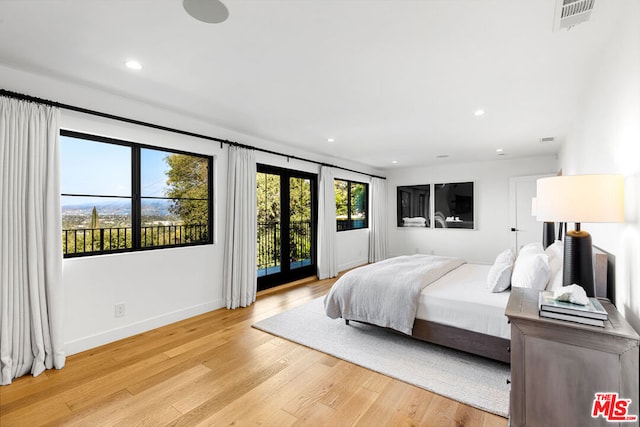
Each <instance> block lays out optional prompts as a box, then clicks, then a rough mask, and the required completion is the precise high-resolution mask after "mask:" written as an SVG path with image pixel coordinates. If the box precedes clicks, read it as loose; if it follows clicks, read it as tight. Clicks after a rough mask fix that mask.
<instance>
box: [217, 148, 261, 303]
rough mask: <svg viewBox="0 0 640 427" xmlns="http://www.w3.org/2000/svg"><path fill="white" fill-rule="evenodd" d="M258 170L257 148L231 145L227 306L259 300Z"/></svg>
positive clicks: (225, 264) (225, 280)
mask: <svg viewBox="0 0 640 427" xmlns="http://www.w3.org/2000/svg"><path fill="white" fill-rule="evenodd" d="M256 173H257V169H256V159H255V153H254V151H253V150H248V149H246V148H241V147H234V146H230V147H229V169H228V174H227V232H226V238H225V254H224V271H223V297H224V299H225V302H226V304H227V308H238V307H247V306H248V305H251V304H252V303H253V302H254V301H255V300H256V292H257V287H258V284H257V280H258V274H257V270H256V241H257V234H256V228H257V224H256V222H257V218H256Z"/></svg>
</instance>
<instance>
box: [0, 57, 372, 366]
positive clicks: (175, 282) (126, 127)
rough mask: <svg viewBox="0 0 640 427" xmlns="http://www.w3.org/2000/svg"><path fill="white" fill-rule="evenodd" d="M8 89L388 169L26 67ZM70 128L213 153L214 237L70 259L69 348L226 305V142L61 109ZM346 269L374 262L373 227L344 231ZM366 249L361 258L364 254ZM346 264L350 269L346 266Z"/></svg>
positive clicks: (8, 74)
mask: <svg viewBox="0 0 640 427" xmlns="http://www.w3.org/2000/svg"><path fill="white" fill-rule="evenodd" d="M0 75H2V82H0V85H1V86H2V88H3V89H7V90H11V91H15V92H19V93H24V94H27V95H31V96H35V97H39V98H44V99H51V100H54V101H58V102H62V103H66V104H70V105H76V106H81V107H85V108H90V109H95V110H98V111H102V112H106V113H111V114H115V115H119V116H124V117H128V118H133V119H137V120H142V121H147V122H150V123H156V124H161V125H164V126H169V127H175V128H177V129H181V130H187V131H190V132H196V133H201V134H204V135H209V136H213V137H217V138H221V139H228V140H232V141H237V142H240V143H243V144H248V145H253V146H256V147H261V148H265V149H269V150H273V151H277V152H282V153H286V154H289V155H292V156H298V157H305V158H312V159H315V160H317V161H321V162H326V163H330V164H336V165H340V166H343V167H346V168H349V169H356V170H362V171H363V172H365V173H373V174H376V175H379V174H380V172H379V171H376V170H374V169H371V168H367V167H364V166H362V165H359V164H356V163H350V162H343V161H336V159H334V158H329V157H326V156H321V155H316V154H313V153H305V152H302V151H300V150H297V149H294V148H291V147H286V146H282V145H280V144H277V143H274V142H271V141H265V140H262V139H259V138H256V137H253V136H250V135H245V134H241V133H238V132H233V131H229V130H227V129H223V128H220V127H217V126H215V125H214V124H211V123H204V122H202V121H199V120H196V119H193V118H191V117H188V116H184V115H181V114H179V112H175V111H167V110H163V109H160V108H156V107H154V106H151V105H147V104H144V103H142V102H139V101H137V100H135V99H127V98H122V97H118V96H115V95H110V94H108V93H105V92H102V91H101V90H100V89H98V88H90V87H80V86H76V85H74V84H72V83H70V82H68V81H65V80H61V79H54V78H51V77H46V76H42V75H37V74H32V73H27V72H23V71H19V70H15V69H13V68H8V67H5V66H1V65H0ZM61 127H62V128H65V129H70V130H76V131H80V132H86V133H91V134H97V135H103V136H108V137H113V138H119V139H123V140H128V141H134V142H139V143H144V144H148V145H153V146H158V147H168V148H175V149H180V150H184V151H190V152H195V153H201V154H206V155H211V156H214V159H215V166H214V174H215V177H214V181H215V184H214V185H215V188H214V198H215V200H214V239H215V242H214V244H213V245H205V246H197V247H188V248H170V249H162V250H153V251H143V252H135V253H124V254H113V255H101V256H92V257H84V258H73V259H65V260H64V262H63V284H64V292H65V296H64V311H65V319H64V320H65V324H64V341H65V349H66V352H67V354H73V353H77V352H79V351H83V350H86V349H89V348H93V347H96V346H98V345H102V344H106V343H109V342H112V341H115V340H117V339H121V338H125V337H128V336H131V335H133V334H136V333H139V332H142V331H146V330H149V329H153V328H156V327H158V326H162V325H165V324H168V323H172V322H175V321H178V320H182V319H185V318H188V317H191V316H194V315H197V314H200V313H204V312H207V311H210V310H213V309H216V308H220V307H223V305H224V304H223V300H222V263H223V259H224V252H223V250H224V237H225V231H226V227H225V224H226V218H225V205H226V196H227V195H226V187H227V185H226V181H227V179H226V172H227V150H228V147H227V146H226V145H225V146H224V147H223V148H221V147H220V144H219V143H216V142H211V141H207V140H204V139H200V138H194V137H187V136H181V135H177V134H173V133H168V132H163V131H159V130H153V129H150V128H146V127H141V126H136V125H131V124H126V123H122V122H116V121H112V120H108V119H103V118H99V117H95V116H88V115H84V114H81V113H75V112H70V111H67V110H62V111H61ZM256 157H257V161H258V162H259V163H264V164H269V165H274V166H280V167H285V168H289V169H295V170H302V171H307V172H312V173H318V172H319V166H318V165H317V164H314V163H310V162H304V161H300V160H295V159H291V160H290V161H287V159H286V158H284V157H281V156H276V155H270V154H266V153H262V152H257V153H256ZM347 174H348V175H349V177H350V178H351V179H355V180H358V181H362V182H368V176H367V175H361V174H351V173H349V172H347ZM338 242H339V243H338V245H339V253H338V256H339V257H340V258H339V259H342V258H344V260H345V261H344V262H341V263H340V265H341V267H343V268H348V266H351V265H352V264H355V265H358V264H362V263H365V262H366V261H367V260H366V257H367V248H368V246H367V244H368V231H367V230H365V231H354V232H344V233H339V236H338ZM362 254H363V255H364V257H362V256H361V255H362ZM345 266H346V267H345ZM117 303H124V304H125V316H124V317H121V318H116V317H115V315H114V309H115V304H117Z"/></svg>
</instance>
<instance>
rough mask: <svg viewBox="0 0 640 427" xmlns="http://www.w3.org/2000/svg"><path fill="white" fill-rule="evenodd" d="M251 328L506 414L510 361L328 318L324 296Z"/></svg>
mask: <svg viewBox="0 0 640 427" xmlns="http://www.w3.org/2000/svg"><path fill="white" fill-rule="evenodd" d="M253 327H254V328H257V329H260V330H262V331H265V332H268V333H270V334H273V335H276V336H279V337H282V338H285V339H287V340H289V341H293V342H296V343H298V344H302V345H304V346H307V347H310V348H313V349H315V350H318V351H321V352H323V353H327V354H330V355H332V356H335V357H337V358H339V359H343V360H346V361H349V362H351V363H354V364H356V365H359V366H362V367H365V368H367V369H371V370H372V371H376V372H379V373H381V374H384V375H387V376H389V377H392V378H396V379H398V380H400V381H404V382H407V383H409V384H413V385H415V386H418V387H420V388H424V389H426V390H429V391H432V392H434V393H437V394H440V395H442V396H446V397H448V398H451V399H453V400H457V401H459V402H462V403H465V404H467V405H470V406H473V407H475V408H479V409H482V410H484V411H487V412H491V413H493V414H496V415H500V416H502V417H505V418H506V417H507V416H508V413H509V385H508V384H507V379H508V378H509V376H510V373H509V365H507V364H504V363H500V362H494V361H492V360H489V359H485V358H483V357H479V356H474V355H471V354H468V353H464V352H460V351H456V350H451V349H448V348H444V347H441V346H438V345H434V344H429V343H425V342H422V341H418V340H416V339H413V338H410V337H407V336H403V335H401V334H397V333H394V332H392V331H389V330H386V329H382V328H378V327H375V326H370V325H365V324H362V323H357V322H351V324H350V325H348V326H347V325H345V323H344V321H343V320H342V319H336V320H333V319H330V318H328V317H327V316H326V314H325V313H324V306H323V297H321V298H318V299H315V300H313V301H310V302H308V303H306V304H304V305H302V306H299V307H295V308H293V309H291V310H288V311H285V312H283V313H280V314H278V315H275V316H273V317H270V318H268V319H265V320H262V321H260V322H257V323H256V324H254V325H253Z"/></svg>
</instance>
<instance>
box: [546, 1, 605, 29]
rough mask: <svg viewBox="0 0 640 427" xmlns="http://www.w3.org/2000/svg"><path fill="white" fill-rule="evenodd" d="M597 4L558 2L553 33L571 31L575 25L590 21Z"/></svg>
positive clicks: (591, 2)
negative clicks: (564, 30) (564, 29)
mask: <svg viewBox="0 0 640 427" xmlns="http://www.w3.org/2000/svg"><path fill="white" fill-rule="evenodd" d="M595 2H596V0H556V15H555V18H554V20H553V31H559V30H562V29H563V28H566V29H570V28H571V27H573V26H574V25H578V24H580V23H582V22H586V21H588V20H589V18H590V17H591V11H592V10H593V5H594V4H595Z"/></svg>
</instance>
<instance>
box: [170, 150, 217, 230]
mask: <svg viewBox="0 0 640 427" xmlns="http://www.w3.org/2000/svg"><path fill="white" fill-rule="evenodd" d="M165 161H166V162H167V165H169V169H168V170H167V172H166V175H167V190H166V196H167V197H170V198H172V199H173V200H172V203H171V206H170V207H169V212H171V213H172V214H173V215H175V216H177V217H178V218H180V220H181V222H182V223H183V224H185V225H204V224H207V223H208V218H209V208H208V198H209V189H208V186H207V182H208V176H209V163H208V161H207V159H206V158H203V157H197V156H188V155H185V154H170V155H168V156H167V157H165Z"/></svg>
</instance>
